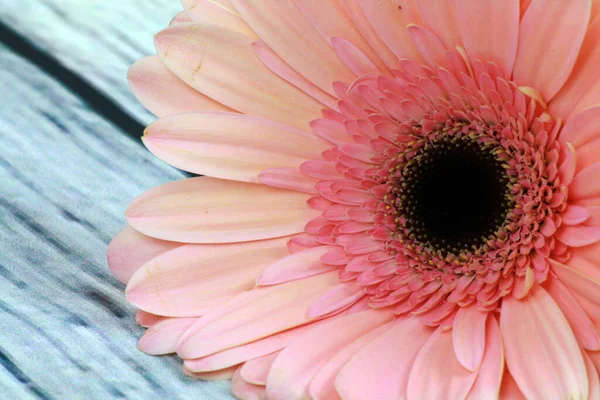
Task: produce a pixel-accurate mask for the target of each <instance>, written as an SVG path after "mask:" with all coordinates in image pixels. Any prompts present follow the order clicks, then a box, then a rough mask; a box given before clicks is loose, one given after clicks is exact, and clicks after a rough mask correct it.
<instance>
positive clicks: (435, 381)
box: [407, 327, 477, 400]
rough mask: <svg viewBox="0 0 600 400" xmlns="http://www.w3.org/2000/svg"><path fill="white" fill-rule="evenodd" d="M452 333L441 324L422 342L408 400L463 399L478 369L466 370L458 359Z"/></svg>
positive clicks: (409, 380) (410, 382)
mask: <svg viewBox="0 0 600 400" xmlns="http://www.w3.org/2000/svg"><path fill="white" fill-rule="evenodd" d="M452 336H453V335H452V333H451V332H447V331H444V330H443V329H442V328H441V327H439V328H438V329H437V330H436V331H435V332H434V333H433V335H431V337H430V338H429V340H427V342H426V343H425V344H424V345H423V348H422V349H421V351H419V354H418V355H417V358H416V359H415V364H414V365H413V367H412V370H411V371H410V377H409V379H408V396H407V398H408V399H409V400H412V399H414V400H426V399H431V400H437V399H442V398H447V399H464V398H466V397H467V394H468V393H469V391H470V390H471V387H472V386H473V383H475V379H476V378H477V372H470V371H468V370H466V369H465V368H464V367H463V366H462V365H461V364H460V363H459V362H458V360H457V359H456V356H455V355H454V350H453V343H452Z"/></svg>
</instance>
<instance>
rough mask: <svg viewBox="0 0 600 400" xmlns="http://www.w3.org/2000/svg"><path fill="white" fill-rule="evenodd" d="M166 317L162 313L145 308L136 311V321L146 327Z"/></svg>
mask: <svg viewBox="0 0 600 400" xmlns="http://www.w3.org/2000/svg"><path fill="white" fill-rule="evenodd" d="M164 318H165V317H163V316H162V315H156V314H151V313H148V312H146V311H143V310H137V312H136V313H135V323H136V324H138V325H139V326H143V327H144V328H149V327H151V326H152V325H154V324H156V323H157V322H158V321H161V320H162V319H164Z"/></svg>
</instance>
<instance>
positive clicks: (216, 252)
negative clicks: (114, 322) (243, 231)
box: [125, 238, 289, 317]
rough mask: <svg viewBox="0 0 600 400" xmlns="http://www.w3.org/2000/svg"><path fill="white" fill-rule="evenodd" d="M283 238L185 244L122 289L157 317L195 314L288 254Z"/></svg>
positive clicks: (235, 291)
mask: <svg viewBox="0 0 600 400" xmlns="http://www.w3.org/2000/svg"><path fill="white" fill-rule="evenodd" d="M286 244H287V239H286V238H279V239H272V240H260V241H254V242H245V243H233V244H217V245H194V244H191V245H185V246H181V247H179V248H177V249H175V250H173V251H170V252H168V253H165V254H163V255H162V256H160V257H156V258H154V259H153V260H152V261H150V262H148V263H146V264H145V265H144V266H143V267H142V268H140V269H139V270H138V271H137V272H136V273H135V274H134V276H133V277H132V278H131V280H130V281H129V285H127V290H126V292H125V294H126V296H127V300H128V301H129V302H130V303H132V304H134V305H135V306H137V307H139V308H141V309H143V310H145V311H149V312H152V313H155V314H160V315H170V316H179V317H182V316H198V315H202V314H204V313H205V312H207V311H208V310H210V309H212V308H214V307H216V306H219V305H221V304H223V303H225V302H226V301H227V300H229V299H230V298H232V297H233V296H234V295H237V294H238V293H241V292H242V291H245V290H248V289H251V288H252V287H253V286H254V282H255V281H256V278H257V277H258V275H259V274H260V271H262V270H263V269H264V268H266V267H267V266H268V265H269V264H271V263H273V262H275V261H277V260H278V259H280V258H281V257H284V256H286V255H287V254H289V251H288V250H287V245H286Z"/></svg>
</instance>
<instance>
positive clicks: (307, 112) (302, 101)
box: [155, 24, 322, 128]
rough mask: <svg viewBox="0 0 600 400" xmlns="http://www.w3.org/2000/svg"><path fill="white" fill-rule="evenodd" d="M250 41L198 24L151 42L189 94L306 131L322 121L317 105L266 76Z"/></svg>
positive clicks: (167, 32)
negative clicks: (199, 94) (193, 92)
mask: <svg viewBox="0 0 600 400" xmlns="http://www.w3.org/2000/svg"><path fill="white" fill-rule="evenodd" d="M252 41H253V39H252V38H250V37H248V36H246V35H243V34H241V33H238V32H233V31H230V30H228V29H224V28H221V27H218V26H215V25H200V24H178V25H174V26H171V27H169V28H167V29H165V30H163V31H161V32H159V33H158V34H157V35H156V37H155V45H156V49H157V52H158V55H159V56H160V58H161V59H162V61H163V62H164V63H165V64H166V65H167V67H169V69H170V70H171V71H173V72H174V73H175V74H176V75H177V76H178V77H179V78H181V79H182V80H184V81H185V82H186V83H187V84H189V85H190V86H192V87H193V88H195V89H197V90H199V91H201V92H202V93H204V94H205V95H207V96H209V97H211V98H213V99H215V100H217V101H219V102H220V103H222V104H225V105H226V106H228V107H231V108H233V109H235V110H237V111H241V112H243V113H246V114H250V115H256V116H263V117H266V118H270V119H273V120H275V121H280V122H284V123H288V124H291V125H294V126H296V127H300V128H306V127H307V126H308V123H309V122H310V121H311V120H313V119H314V118H316V117H318V116H319V115H320V110H321V108H322V105H321V103H319V102H317V101H316V100H314V99H312V98H311V97H309V96H307V95H306V94H304V93H303V92H301V91H300V90H298V89H297V88H295V87H293V86H291V85H289V84H288V83H287V82H285V81H283V80H282V79H281V78H279V77H278V76H276V75H274V74H273V73H272V72H271V71H269V70H268V69H267V67H265V66H264V65H263V64H262V63H261V62H260V60H259V59H258V58H257V57H256V55H255V54H254V51H253V49H252ZM240 76H243V77H244V79H240Z"/></svg>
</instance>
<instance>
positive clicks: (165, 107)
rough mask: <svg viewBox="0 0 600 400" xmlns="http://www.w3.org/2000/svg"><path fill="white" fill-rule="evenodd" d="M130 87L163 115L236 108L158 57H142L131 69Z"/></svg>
mask: <svg viewBox="0 0 600 400" xmlns="http://www.w3.org/2000/svg"><path fill="white" fill-rule="evenodd" d="M127 79H128V80H129V86H130V88H131V91H132V92H133V94H134V95H135V97H136V98H137V99H138V100H139V101H140V103H142V104H143V105H144V107H146V108H147V109H148V110H150V112H152V113H153V114H155V115H157V116H159V117H162V116H164V115H168V114H176V113H182V112H190V111H233V110H232V109H231V108H229V107H227V106H224V105H223V104H221V103H219V102H217V101H216V100H213V99H211V98H210V97H208V96H205V95H203V94H202V93H200V92H198V91H197V90H194V89H192V88H191V87H189V86H188V85H186V84H185V83H184V82H183V81H181V80H180V79H179V78H177V77H176V76H175V75H173V73H172V72H171V71H169V69H168V68H167V67H166V66H165V65H164V64H163V63H162V61H160V59H159V58H158V56H150V57H145V58H142V59H140V60H138V61H136V62H135V63H133V65H132V66H131V67H130V68H129V71H128V73H127Z"/></svg>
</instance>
